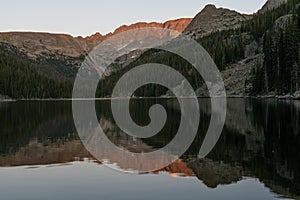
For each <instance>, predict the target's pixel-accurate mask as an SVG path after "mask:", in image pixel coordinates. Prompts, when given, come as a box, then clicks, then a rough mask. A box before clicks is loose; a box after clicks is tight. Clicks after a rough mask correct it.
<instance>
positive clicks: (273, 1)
mask: <svg viewBox="0 0 300 200" xmlns="http://www.w3.org/2000/svg"><path fill="white" fill-rule="evenodd" d="M287 1H288V0H268V1H267V2H266V3H265V4H264V6H263V7H262V8H261V9H260V10H259V11H258V13H264V12H266V11H268V10H272V9H275V8H277V7H279V6H280V5H281V4H284V3H287Z"/></svg>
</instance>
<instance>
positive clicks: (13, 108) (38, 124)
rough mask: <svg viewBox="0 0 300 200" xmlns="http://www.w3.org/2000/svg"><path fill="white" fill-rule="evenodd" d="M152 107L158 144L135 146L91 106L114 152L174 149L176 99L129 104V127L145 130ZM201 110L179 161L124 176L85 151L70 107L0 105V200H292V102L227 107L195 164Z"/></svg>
mask: <svg viewBox="0 0 300 200" xmlns="http://www.w3.org/2000/svg"><path fill="white" fill-rule="evenodd" d="M155 103H160V104H162V105H164V107H165V108H166V110H167V114H168V120H167V123H166V125H165V127H164V128H163V129H162V130H161V132H160V133H159V134H157V135H156V136H153V137H151V138H147V139H138V140H137V139H133V138H131V137H129V136H128V135H126V134H125V133H123V132H122V131H121V130H120V129H119V128H118V127H117V126H116V124H115V122H114V120H113V117H112V114H111V110H110V101H97V103H96V109H97V112H98V113H97V114H98V119H99V121H100V123H101V124H104V125H105V127H107V128H106V130H108V133H107V137H108V138H109V139H110V140H111V141H112V142H114V143H115V144H116V145H118V146H121V147H123V148H126V149H128V150H131V151H133V152H140V151H144V150H145V151H152V150H155V149H159V148H161V147H163V146H165V145H166V144H168V143H169V142H170V141H171V140H172V138H173V137H174V134H176V130H177V129H178V124H179V123H180V116H181V115H180V109H179V108H178V107H179V105H178V102H177V100H176V99H168V100H167V99H164V100H163V99H160V100H159V99H156V100H154V99H153V100H149V99H148V100H146V99H144V100H143V99H140V100H132V101H131V105H130V112H131V115H132V118H133V119H134V120H135V121H136V123H137V124H139V125H146V124H148V123H149V117H148V109H149V107H150V106H151V105H153V104H155ZM199 105H200V108H201V122H200V127H199V131H198V135H197V137H196V138H195V141H194V142H193V144H192V145H191V147H190V148H189V149H188V150H187V152H186V153H185V154H184V155H183V156H182V157H181V158H180V159H179V160H177V161H176V162H174V163H172V164H171V165H170V166H168V167H165V168H163V169H160V170H157V171H155V172H153V173H146V174H128V173H122V172H120V171H116V170H112V169H110V168H108V167H107V166H105V165H103V164H101V162H98V161H96V160H95V159H94V158H93V156H92V155H91V154H90V153H89V152H88V151H87V150H86V149H85V148H84V147H83V145H82V143H81V141H80V139H79V136H78V134H77V133H76V129H75V126H74V122H73V118H72V104H71V101H17V102H1V103H0V199H6V200H9V199H12V200H17V199H30V200H34V199H49V200H50V199H51V200H53V199H64V200H65V199H80V200H81V199H108V200H109V199H128V200H133V199H137V200H140V199H146V200H147V199H149V200H150V199H151V200H153V199H173V200H175V199H284V198H290V199H295V198H296V199H300V101H281V100H280V101H279V100H271V99H265V100H263V99H262V100H254V99H228V109H227V118H226V123H225V127H224V130H223V132H222V135H221V137H220V139H219V141H218V143H217V145H216V146H215V147H214V149H213V151H212V152H211V153H210V154H209V155H208V157H206V158H205V159H198V158H197V154H198V152H199V148H200V146H201V142H202V141H203V134H205V132H206V130H207V128H208V124H209V122H210V110H209V105H210V103H209V100H208V99H199ZM122 162H126V161H122ZM122 164H126V163H117V165H119V166H122Z"/></svg>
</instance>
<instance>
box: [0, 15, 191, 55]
mask: <svg viewBox="0 0 300 200" xmlns="http://www.w3.org/2000/svg"><path fill="white" fill-rule="evenodd" d="M191 20H192V19H189V18H183V19H177V20H170V21H167V22H165V23H156V22H152V23H145V22H139V23H136V24H132V25H130V26H126V25H124V26H121V27H119V28H118V29H116V30H115V31H114V32H113V33H108V34H107V35H101V34H100V33H96V34H94V35H91V36H89V37H86V38H83V37H72V36H71V35H66V34H51V33H34V32H8V33H0V42H4V43H8V44H10V45H13V46H15V47H17V49H18V50H20V51H21V52H22V53H25V54H26V55H28V56H29V57H30V58H34V59H35V58H37V57H57V56H61V55H63V56H68V57H79V56H80V55H85V54H86V53H88V52H89V51H90V50H91V49H92V48H94V47H95V46H97V45H98V44H99V43H101V42H102V41H103V40H105V39H106V38H108V37H111V36H113V35H115V34H117V33H120V32H123V31H127V30H132V29H136V28H137V29H138V28H145V27H156V28H168V29H172V30H175V31H178V32H182V31H183V30H184V29H185V28H186V26H187V25H188V24H189V23H190V22H191ZM158 36H159V33H158Z"/></svg>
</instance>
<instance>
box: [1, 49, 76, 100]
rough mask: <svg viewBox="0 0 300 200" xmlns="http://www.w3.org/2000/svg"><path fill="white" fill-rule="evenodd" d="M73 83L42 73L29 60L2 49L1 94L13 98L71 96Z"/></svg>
mask: <svg viewBox="0 0 300 200" xmlns="http://www.w3.org/2000/svg"><path fill="white" fill-rule="evenodd" d="M71 91H72V83H71V82H59V81H57V80H53V79H51V78H48V77H46V76H44V75H40V74H39V73H38V72H37V71H36V69H35V68H34V67H33V66H32V64H31V63H30V61H27V60H25V59H23V58H20V57H19V56H16V55H12V54H9V53H8V52H5V51H3V49H0V94H2V95H7V96H9V97H11V98H15V99H20V98H65V97H71Z"/></svg>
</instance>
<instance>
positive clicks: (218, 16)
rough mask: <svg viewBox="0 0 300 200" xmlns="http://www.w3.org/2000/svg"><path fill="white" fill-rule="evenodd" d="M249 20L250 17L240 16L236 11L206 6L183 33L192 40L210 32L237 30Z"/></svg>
mask: <svg viewBox="0 0 300 200" xmlns="http://www.w3.org/2000/svg"><path fill="white" fill-rule="evenodd" d="M250 18H251V16H250V15H242V14H240V13H238V12H236V11H232V10H229V9H224V8H216V7H215V6H214V5H207V6H206V7H205V8H204V9H203V10H202V11H201V12H200V13H199V14H197V15H196V16H195V18H194V19H193V20H192V22H191V23H190V24H189V25H188V26H187V28H186V29H185V31H184V33H186V34H187V35H190V36H192V37H193V38H200V37H202V36H205V35H208V34H210V33H211V32H215V31H221V30H227V29H234V28H238V27H240V25H241V22H243V21H245V20H247V19H250Z"/></svg>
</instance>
